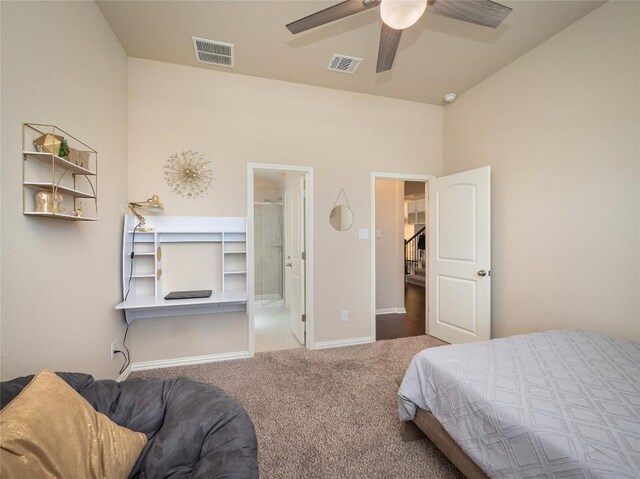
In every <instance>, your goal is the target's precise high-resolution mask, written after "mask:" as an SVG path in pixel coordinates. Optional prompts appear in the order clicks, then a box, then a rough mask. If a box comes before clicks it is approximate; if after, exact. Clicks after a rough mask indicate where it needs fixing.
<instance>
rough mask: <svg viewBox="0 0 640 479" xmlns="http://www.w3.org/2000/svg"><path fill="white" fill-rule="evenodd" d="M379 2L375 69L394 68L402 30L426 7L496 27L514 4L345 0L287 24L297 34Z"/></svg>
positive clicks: (481, 0) (477, 0) (466, 0)
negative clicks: (380, 19) (379, 21)
mask: <svg viewBox="0 0 640 479" xmlns="http://www.w3.org/2000/svg"><path fill="white" fill-rule="evenodd" d="M378 5H380V16H381V18H382V23H383V25H382V31H381V32H380V44H379V47H378V62H377V64H376V73H380V72H384V71H387V70H391V67H392V66H393V61H394V59H395V57H396V52H397V50H398V45H399V44H400V38H401V36H402V31H403V30H404V29H406V28H409V27H410V26H411V25H413V24H414V23H416V22H417V21H418V20H419V19H420V17H421V16H422V15H423V14H424V12H425V10H426V11H427V13H429V14H432V13H433V14H436V15H441V16H443V17H449V18H453V19H455V20H461V21H463V22H468V23H474V24H476V25H482V26H484V27H490V28H497V27H498V26H499V25H500V24H501V23H502V21H503V20H504V19H505V18H506V17H507V15H509V13H511V10H512V9H511V7H506V6H504V5H501V4H499V3H496V2H494V1H493V0H344V1H343V2H340V3H338V4H336V5H333V6H331V7H328V8H325V9H324V10H320V11H319V12H316V13H312V14H311V15H307V16H306V17H303V18H300V19H298V20H296V21H295V22H291V23H289V24H287V25H286V27H287V29H288V30H289V31H290V32H291V33H293V34H294V35H295V34H298V33H302V32H306V31H307V30H311V29H312V28H316V27H319V26H322V25H326V24H327V23H331V22H335V21H336V20H341V19H343V18H346V17H348V16H350V15H355V14H356V13H361V12H364V11H365V10H369V9H371V8H374V7H376V6H378Z"/></svg>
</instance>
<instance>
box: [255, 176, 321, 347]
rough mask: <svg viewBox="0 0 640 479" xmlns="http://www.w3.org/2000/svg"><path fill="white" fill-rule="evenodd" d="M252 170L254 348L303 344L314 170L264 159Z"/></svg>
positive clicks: (305, 341) (305, 329)
mask: <svg viewBox="0 0 640 479" xmlns="http://www.w3.org/2000/svg"><path fill="white" fill-rule="evenodd" d="M249 174H250V175H251V180H252V181H251V182H250V183H251V184H250V187H251V191H250V195H249V197H250V200H251V204H250V208H251V211H250V212H249V230H250V233H251V234H250V246H249V248H250V250H251V260H250V262H251V264H252V268H251V274H250V284H249V288H250V292H251V293H252V294H251V295H250V297H249V301H250V305H249V308H248V309H249V322H250V330H251V329H252V330H253V334H251V333H250V345H251V346H252V348H251V349H252V351H251V352H265V351H275V350H282V349H292V348H298V347H302V346H305V345H306V344H307V317H308V315H307V306H308V297H307V296H308V295H307V276H308V274H309V268H308V267H307V254H308V245H307V237H308V236H307V227H308V217H307V212H308V210H309V208H308V204H307V200H308V198H307V192H308V190H309V185H310V180H309V176H310V174H309V172H306V171H296V170H289V169H278V168H268V167H266V166H262V167H261V165H253V168H251V166H250V170H249ZM251 336H252V337H251ZM251 339H253V341H251ZM251 343H253V344H251Z"/></svg>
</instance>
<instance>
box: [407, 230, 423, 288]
mask: <svg viewBox="0 0 640 479" xmlns="http://www.w3.org/2000/svg"><path fill="white" fill-rule="evenodd" d="M424 230H425V228H422V229H420V230H419V231H418V232H416V234H414V235H413V236H412V237H411V238H409V239H407V240H404V274H405V276H406V275H408V274H413V271H414V270H415V269H416V268H418V267H419V266H420V259H421V256H420V248H418V246H419V243H420V238H421V237H423V241H422V245H421V246H422V250H424V244H425V242H424Z"/></svg>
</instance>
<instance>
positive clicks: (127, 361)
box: [114, 221, 142, 374]
mask: <svg viewBox="0 0 640 479" xmlns="http://www.w3.org/2000/svg"><path fill="white" fill-rule="evenodd" d="M140 226H142V221H141V222H140V223H138V224H137V225H136V226H135V227H134V228H133V235H132V237H131V256H130V265H131V267H130V268H129V270H130V271H129V280H128V281H127V292H126V293H125V295H124V300H125V301H126V300H127V298H128V297H129V292H130V291H131V280H132V279H133V259H134V258H135V256H136V253H135V251H134V250H135V246H136V231H137V230H138V228H139V227H140ZM123 314H124V320H125V321H126V320H127V316H126V313H124V312H123ZM129 326H130V324H129V323H127V329H125V330H124V337H123V338H122V347H123V348H124V351H121V350H119V349H116V350H115V351H114V353H116V354H122V355H123V356H124V364H123V365H122V367H121V368H120V373H119V374H122V373H123V372H125V370H126V369H127V368H128V367H129V365H130V364H131V353H130V352H129V348H128V347H127V334H128V333H129Z"/></svg>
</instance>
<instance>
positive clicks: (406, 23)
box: [380, 0, 427, 30]
mask: <svg viewBox="0 0 640 479" xmlns="http://www.w3.org/2000/svg"><path fill="white" fill-rule="evenodd" d="M426 9H427V0H382V1H381V2H380V17H381V18H382V21H383V22H384V23H385V24H386V25H388V26H390V27H391V28H393V29H394V30H404V29H405V28H409V27H410V26H411V25H413V24H414V23H416V22H417V21H418V20H419V19H420V17H421V16H422V14H423V13H424V11H425V10H426Z"/></svg>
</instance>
